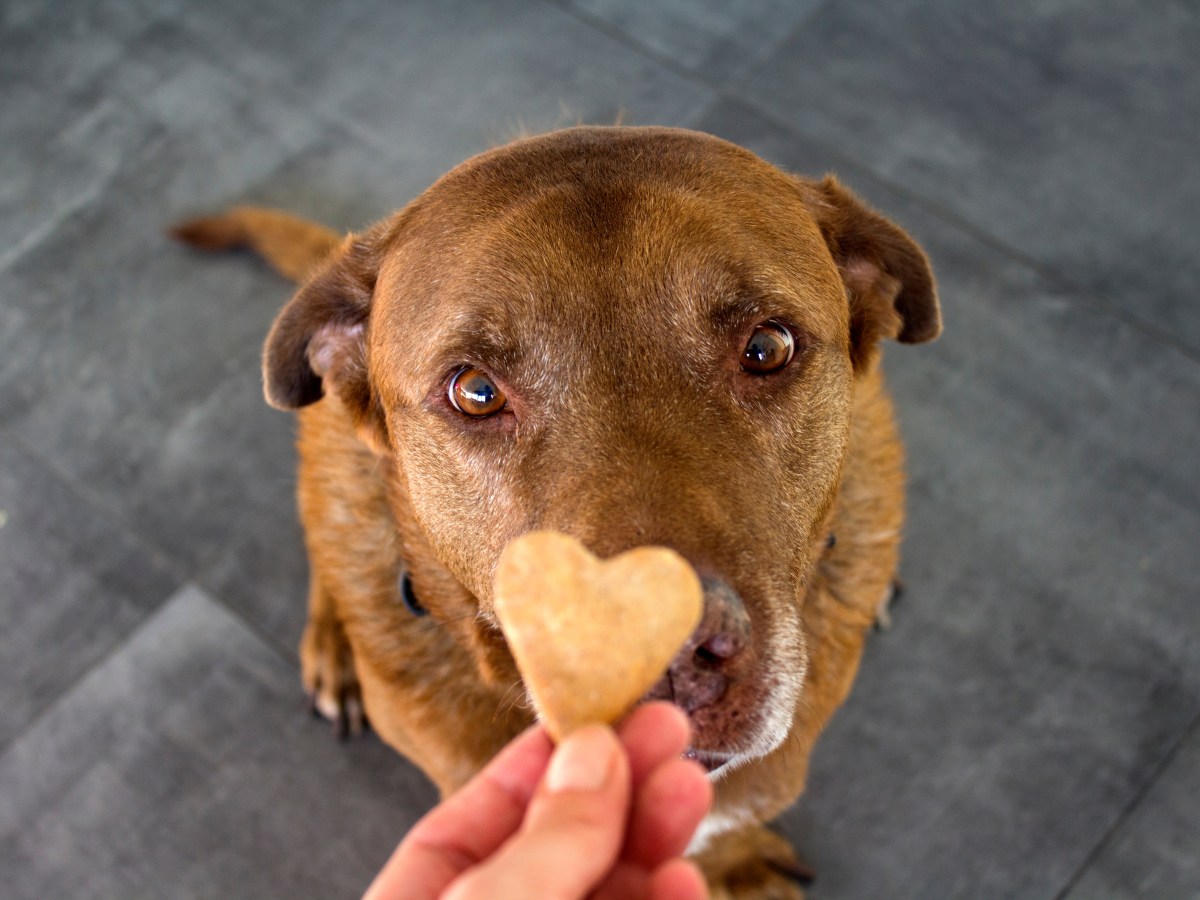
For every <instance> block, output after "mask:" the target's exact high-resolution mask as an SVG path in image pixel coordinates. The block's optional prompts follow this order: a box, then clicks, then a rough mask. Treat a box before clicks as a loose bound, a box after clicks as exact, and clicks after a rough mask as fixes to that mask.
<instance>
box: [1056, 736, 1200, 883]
mask: <svg viewBox="0 0 1200 900" xmlns="http://www.w3.org/2000/svg"><path fill="white" fill-rule="evenodd" d="M1197 797H1200V729H1196V728H1193V729H1192V734H1191V736H1190V737H1189V738H1188V739H1187V742H1186V743H1185V744H1184V745H1183V747H1182V748H1181V749H1180V751H1179V753H1178V754H1177V755H1176V756H1175V757H1174V759H1173V760H1172V761H1171V764H1170V766H1169V767H1168V768H1167V770H1166V771H1165V772H1164V773H1163V774H1162V776H1161V777H1160V778H1159V779H1158V781H1157V782H1156V783H1155V785H1154V787H1153V788H1152V789H1151V790H1150V792H1149V793H1148V794H1147V795H1146V796H1145V797H1144V798H1143V799H1142V801H1141V803H1139V804H1138V806H1137V808H1136V809H1135V810H1134V812H1133V814H1132V815H1131V816H1130V817H1129V819H1128V820H1127V821H1126V822H1124V823H1123V824H1122V825H1121V827H1120V829H1119V830H1118V831H1117V832H1116V833H1115V834H1114V835H1113V836H1112V839H1111V840H1110V841H1109V842H1108V843H1107V844H1105V846H1104V848H1103V850H1102V851H1101V852H1100V854H1099V855H1098V856H1097V858H1096V859H1095V860H1094V861H1093V862H1092V863H1091V864H1090V865H1089V866H1088V868H1087V870H1086V871H1085V872H1084V873H1083V876H1082V877H1081V878H1080V879H1079V881H1078V882H1076V884H1075V885H1074V887H1073V888H1072V890H1071V892H1070V893H1069V894H1067V900H1125V898H1133V897H1164V898H1167V897H1200V857H1198V855H1197V852H1196V848H1197V847H1200V806H1198V805H1197V804H1196V798H1197Z"/></svg>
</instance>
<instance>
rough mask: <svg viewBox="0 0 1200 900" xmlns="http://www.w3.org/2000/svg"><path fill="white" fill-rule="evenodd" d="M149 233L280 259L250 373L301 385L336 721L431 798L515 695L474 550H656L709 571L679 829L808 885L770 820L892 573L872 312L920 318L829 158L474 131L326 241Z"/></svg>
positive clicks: (841, 690)
mask: <svg viewBox="0 0 1200 900" xmlns="http://www.w3.org/2000/svg"><path fill="white" fill-rule="evenodd" d="M175 233H176V236H177V237H179V238H180V239H181V240H183V241H186V242H187V243H190V244H193V245H196V246H199V247H202V248H207V249H210V250H216V249H225V248H231V247H238V246H246V247H250V248H253V249H255V250H257V251H258V252H259V253H261V254H262V255H263V256H265V258H266V259H267V260H268V261H269V262H270V263H272V264H273V265H274V266H275V267H276V268H277V269H278V270H279V271H280V272H281V273H282V274H284V275H285V276H287V277H289V278H291V279H294V280H296V281H299V282H300V283H301V287H300V288H299V290H298V292H297V293H296V294H295V295H294V297H293V298H292V299H291V301H290V302H288V303H287V305H286V306H285V307H284V308H283V310H282V312H281V313H280V314H279V316H278V318H277V319H276V321H275V323H274V325H273V326H272V328H271V330H270V333H269V335H268V337H267V339H266V344H265V348H264V354H263V360H264V362H263V373H264V382H265V392H266V398H267V400H268V402H269V403H270V404H271V405H272V406H275V407H278V408H280V409H286V410H297V411H298V413H299V415H298V418H299V438H298V444H299V455H300V470H299V489H298V494H299V505H300V513H301V517H302V520H303V523H304V529H305V539H306V544H307V549H308V557H309V561H310V565H311V587H310V593H309V618H308V624H307V628H306V630H305V633H304V637H303V641H302V646H301V660H302V670H303V680H304V684H305V686H306V688H307V690H308V691H309V692H310V694H311V695H312V696H313V698H314V702H315V705H316V707H317V709H318V710H320V712H321V713H323V714H324V715H325V716H327V717H329V718H331V719H333V720H335V721H336V722H338V723H340V724H341V726H342V727H343V729H346V730H351V731H352V730H356V729H357V728H358V727H360V726H361V723H362V719H363V713H364V710H365V714H366V716H367V717H368V718H369V721H370V724H371V726H372V727H373V728H374V729H375V730H376V731H377V732H378V733H379V735H380V736H381V737H382V738H383V739H384V740H385V741H386V742H388V743H389V744H391V745H392V746H393V747H395V748H396V749H397V750H399V751H400V752H401V753H403V754H404V755H406V756H407V757H409V758H410V759H411V760H413V761H414V762H415V763H416V764H417V765H418V766H419V767H420V768H421V769H422V770H423V771H424V772H425V773H426V774H427V775H428V777H429V778H430V779H432V781H433V782H434V784H436V786H437V787H438V789H439V790H440V791H441V792H442V794H443V795H446V794H449V793H451V792H453V791H454V790H455V789H456V788H458V787H459V786H460V785H462V784H463V783H464V782H465V781H466V780H467V779H469V778H470V777H471V776H472V775H473V774H474V773H475V772H477V771H478V770H479V769H480V767H482V766H483V765H484V764H485V763H486V762H487V761H488V760H489V759H491V757H492V756H493V755H494V754H495V753H496V752H497V751H498V750H499V749H500V748H501V747H503V746H504V745H505V744H506V743H507V742H508V741H509V740H511V739H512V738H513V737H514V736H515V735H516V734H518V733H519V732H520V731H521V730H522V729H524V728H525V727H527V726H528V725H529V724H530V722H531V721H532V717H533V713H532V712H531V706H530V704H529V703H528V702H526V700H525V694H524V690H523V688H522V686H521V682H520V676H519V674H518V672H517V670H516V668H515V665H514V663H513V659H512V656H511V654H510V653H509V650H508V648H507V646H506V644H505V641H504V637H503V635H502V634H501V632H500V630H499V628H498V626H497V623H496V619H495V616H494V615H493V611H492V610H493V607H492V581H493V571H494V567H495V564H496V561H497V558H498V556H499V554H500V551H501V549H502V548H503V547H504V546H505V545H506V544H507V543H508V542H509V541H510V540H511V539H513V538H514V537H516V536H518V535H520V534H522V533H524V532H528V531H531V530H536V529H553V530H557V531H560V532H565V533H567V534H570V535H573V536H575V537H577V538H579V539H580V540H581V541H582V542H583V543H584V544H585V545H586V546H588V547H589V548H590V549H591V550H592V552H594V553H597V554H598V555H600V556H611V555H614V554H617V553H620V552H621V551H624V550H627V549H629V548H631V547H634V546H638V545H643V544H657V545H665V546H668V547H671V548H673V549H675V550H677V551H678V552H679V553H681V554H683V556H684V557H686V558H687V559H688V560H689V561H690V562H691V563H692V564H693V565H694V566H695V568H696V570H697V572H698V573H699V574H700V575H701V578H702V584H703V586H704V595H705V610H704V616H703V621H702V623H701V625H700V626H699V628H698V629H697V632H696V634H695V635H694V636H693V638H692V639H691V640H690V641H689V643H688V644H687V646H686V647H685V648H684V650H683V651H681V653H680V654H679V656H678V657H676V659H675V660H674V661H673V662H672V663H671V666H670V669H669V671H668V673H667V674H666V675H665V676H664V678H663V680H662V682H660V684H659V685H658V686H656V687H655V689H654V690H652V691H651V693H650V696H652V697H660V698H665V699H669V700H673V701H674V702H675V703H677V704H678V705H679V706H681V707H682V708H683V709H684V710H685V711H686V712H687V714H688V716H689V718H690V720H691V723H692V726H693V730H694V740H693V747H692V748H691V749H690V750H689V752H688V755H690V756H692V757H693V758H695V759H697V760H698V761H699V762H701V763H702V764H703V765H704V766H705V767H706V768H708V770H709V771H710V778H711V780H712V781H713V782H714V784H715V790H716V800H715V804H714V808H713V811H712V813H711V814H710V815H709V816H708V818H707V819H706V820H705V822H704V823H703V825H702V826H701V829H700V832H699V833H698V834H697V836H696V838H695V840H694V841H693V845H692V848H691V850H690V852H691V853H692V854H693V856H694V858H695V859H697V861H698V862H699V863H700V865H701V866H702V868H703V870H704V871H705V874H706V877H707V878H708V880H709V882H710V885H711V889H712V892H713V895H714V896H715V897H726V896H727V897H738V898H750V897H797V896H802V893H801V889H800V887H799V886H798V884H797V882H796V876H797V875H798V874H799V873H800V872H801V869H802V867H801V865H800V864H799V863H798V861H797V860H796V857H795V856H794V854H793V851H792V849H791V848H790V847H789V846H788V844H787V843H786V841H784V840H783V839H782V838H781V837H779V836H777V835H776V834H775V833H774V832H772V831H770V830H769V829H767V828H766V827H765V824H764V823H766V822H768V821H769V820H771V819H772V818H773V817H775V816H776V815H778V814H779V813H780V812H781V811H783V810H784V809H785V808H786V807H788V806H789V805H790V804H791V803H793V802H794V801H795V799H796V798H797V797H798V796H799V795H800V793H801V791H802V789H803V786H804V781H805V776H806V772H807V765H808V758H809V754H810V751H811V749H812V747H813V744H814V741H815V740H816V738H817V735H818V734H819V733H820V731H821V729H822V727H823V726H824V725H825V723H826V722H827V721H828V720H829V718H830V716H831V715H832V714H833V712H834V710H835V709H836V708H837V707H838V706H839V705H840V704H841V703H842V701H843V700H844V699H845V697H846V695H847V693H848V692H849V690H850V686H851V683H852V681H853V679H854V676H855V673H856V670H857V667H858V663H859V659H860V656H861V653H862V649H863V643H864V640H865V636H866V634H867V632H868V630H869V629H870V628H871V626H872V625H873V624H874V623H875V621H876V618H877V615H878V614H879V609H880V604H881V601H883V600H884V599H885V598H886V597H888V596H889V591H890V590H891V586H892V584H893V582H894V578H895V572H896V565H897V558H898V546H899V541H900V532H901V525H902V520H903V507H904V501H903V490H904V483H903V459H902V448H901V444H900V440H899V437H898V434H897V430H896V427H895V424H894V422H893V413H892V406H891V401H890V399H889V396H888V394H887V391H886V389H885V386H884V380H883V375H882V371H881V366H880V342H881V341H882V340H883V339H885V338H890V339H895V340H898V341H901V342H905V343H919V342H924V341H929V340H931V339H933V338H935V337H936V336H937V335H938V334H939V333H940V331H941V313H940V309H939V305H938V300H937V293H936V288H935V282H934V277H933V274H932V271H931V268H930V264H929V261H928V259H927V257H926V255H925V253H924V252H923V251H922V250H921V249H920V248H919V247H918V245H917V244H916V243H915V242H914V241H913V240H912V238H910V237H909V236H908V235H907V234H906V233H905V232H904V231H903V230H901V229H900V228H899V227H898V226H897V225H895V224H893V223H892V222H890V221H889V220H887V219H885V218H884V217H883V216H881V215H879V214H877V213H876V212H873V211H872V210H870V209H869V208H868V207H867V206H865V205H864V204H863V203H862V202H860V201H859V200H858V199H856V198H855V197H854V196H853V195H852V194H851V193H850V192H849V191H847V190H846V189H845V188H844V187H842V186H841V185H840V184H839V183H838V182H837V180H836V179H834V178H833V177H831V176H827V177H825V178H824V179H822V180H819V181H810V180H806V179H802V178H799V177H795V176H793V175H790V174H787V173H785V172H783V171H781V170H780V169H778V168H776V167H774V166H772V165H770V164H768V163H767V162H765V161H763V160H761V159H760V158H758V157H757V156H755V155H754V154H752V153H750V152H749V151H747V150H744V149H742V148H739V147H737V146H735V145H733V144H730V143H727V142H725V141H723V140H720V139H718V138H715V137H712V136H709V135H705V134H701V133H697V132H691V131H685V130H679V129H668V128H629V127H611V128H597V127H578V128H572V129H567V130H563V131H557V132H552V133H549V134H545V135H541V136H536V137H531V138H525V139H521V140H518V141H516V142H514V143H511V144H508V145H505V146H502V147H498V148H495V149H492V150H490V151H488V152H485V153H482V154H480V155H478V156H476V157H474V158H472V159H470V160H468V161H466V162H464V163H463V164H461V165H460V166H458V167H457V168H455V169H453V170H452V171H450V172H449V173H448V174H446V175H445V176H443V177H442V178H441V179H440V180H438V181H437V182H436V183H435V184H433V185H432V186H431V187H430V188H429V189H428V190H427V191H425V192H424V193H423V194H421V195H420V196H419V197H417V198H416V199H415V200H413V201H412V202H411V203H409V204H408V205H407V206H405V207H404V208H403V209H402V210H400V211H399V212H398V213H396V214H395V215H393V216H392V217H390V218H388V219H386V220H384V221H383V222H381V223H379V224H377V225H375V226H373V227H371V228H369V229H367V230H365V231H363V232H361V233H357V234H351V235H349V236H347V237H344V238H340V237H339V236H338V235H336V234H335V233H334V232H332V231H329V230H328V229H325V228H323V227H322V226H319V225H315V224H313V223H310V222H307V221H304V220H301V219H297V218H294V217H292V216H289V215H287V214H284V213H281V212H276V211H272V210H264V209H257V208H237V209H233V210H230V211H229V212H227V213H224V214H221V215H216V216H210V217H206V218H201V219H196V220H193V221H190V222H187V223H184V224H183V225H181V226H179V227H178V228H177V229H176V232H175ZM632 627H636V625H635V624H633V625H632Z"/></svg>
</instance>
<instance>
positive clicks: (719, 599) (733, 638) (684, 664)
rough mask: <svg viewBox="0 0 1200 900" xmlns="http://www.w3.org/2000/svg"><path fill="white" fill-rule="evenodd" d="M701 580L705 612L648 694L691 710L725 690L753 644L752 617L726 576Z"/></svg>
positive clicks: (712, 701)
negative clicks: (724, 577)
mask: <svg viewBox="0 0 1200 900" xmlns="http://www.w3.org/2000/svg"><path fill="white" fill-rule="evenodd" d="M701 584H702V585H703V587H704V616H703V618H702V619H701V620H700V624H699V626H697V628H696V630H695V631H694V632H693V633H692V637H691V638H690V639H689V640H688V642H687V643H686V644H685V645H684V646H683V649H681V650H680V651H679V653H678V655H676V657H675V659H674V660H673V661H672V663H671V665H670V667H669V668H668V669H667V672H666V674H665V675H664V676H663V677H662V678H661V679H660V680H659V682H658V684H656V685H655V686H654V688H653V689H652V690H651V691H650V694H649V699H654V700H670V701H672V702H674V703H676V704H677V705H679V706H681V707H683V709H685V710H687V711H688V712H695V711H696V710H698V709H700V708H702V707H705V706H711V705H712V704H714V703H716V702H717V701H718V700H720V699H721V698H722V697H723V696H724V695H725V691H726V689H727V688H728V687H729V684H730V682H731V681H732V679H733V677H734V675H735V672H736V669H737V666H738V662H739V661H740V660H741V658H742V657H743V655H744V654H745V652H746V650H747V649H748V647H749V643H750V617H749V616H748V615H747V613H746V607H745V604H743V603H742V598H741V596H740V595H739V594H738V592H737V591H736V590H734V588H733V587H732V586H731V585H730V584H729V583H728V582H727V581H725V580H724V579H722V578H715V577H707V578H704V579H702V581H701Z"/></svg>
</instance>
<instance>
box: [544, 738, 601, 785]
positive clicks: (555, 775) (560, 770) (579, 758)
mask: <svg viewBox="0 0 1200 900" xmlns="http://www.w3.org/2000/svg"><path fill="white" fill-rule="evenodd" d="M616 751H617V742H616V739H615V738H614V737H613V736H612V734H611V733H610V732H609V730H608V729H607V728H604V727H603V726H600V725H589V726H587V727H586V728H583V729H581V730H579V731H577V732H575V733H574V734H573V735H571V736H570V737H569V738H567V739H566V740H565V741H563V742H562V744H561V745H559V748H558V749H557V750H555V751H554V758H553V759H551V760H550V768H549V770H548V771H547V772H546V788H547V789H548V790H550V791H551V792H552V793H558V792H559V791H598V790H600V788H602V787H603V786H604V784H605V782H607V781H608V777H609V773H610V772H612V768H613V759H614V756H615V754H616Z"/></svg>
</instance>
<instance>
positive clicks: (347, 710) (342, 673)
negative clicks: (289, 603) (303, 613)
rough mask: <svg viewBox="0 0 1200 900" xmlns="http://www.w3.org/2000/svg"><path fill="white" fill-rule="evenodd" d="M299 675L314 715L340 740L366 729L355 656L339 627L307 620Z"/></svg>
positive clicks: (331, 621)
mask: <svg viewBox="0 0 1200 900" xmlns="http://www.w3.org/2000/svg"><path fill="white" fill-rule="evenodd" d="M300 673H301V677H302V678H303V680H304V689H305V691H307V692H308V702H309V709H310V710H311V711H312V713H313V715H315V716H319V717H320V718H323V719H327V720H328V721H330V722H332V723H333V730H334V733H335V734H336V735H337V736H338V737H341V738H344V737H348V736H349V735H355V734H359V733H361V732H362V731H363V730H364V729H366V727H367V717H366V713H365V712H364V711H363V703H362V691H361V689H360V688H359V686H358V676H357V675H356V674H355V672H354V654H353V652H352V651H351V649H350V643H349V641H347V640H346V634H345V632H344V631H343V630H342V626H341V623H339V622H338V621H337V620H331V619H321V620H310V621H309V623H308V625H307V626H306V627H305V629H304V637H303V638H302V639H301V641H300Z"/></svg>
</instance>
